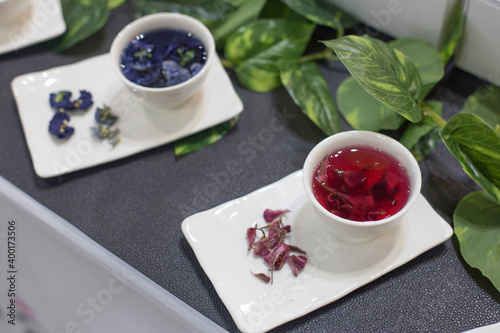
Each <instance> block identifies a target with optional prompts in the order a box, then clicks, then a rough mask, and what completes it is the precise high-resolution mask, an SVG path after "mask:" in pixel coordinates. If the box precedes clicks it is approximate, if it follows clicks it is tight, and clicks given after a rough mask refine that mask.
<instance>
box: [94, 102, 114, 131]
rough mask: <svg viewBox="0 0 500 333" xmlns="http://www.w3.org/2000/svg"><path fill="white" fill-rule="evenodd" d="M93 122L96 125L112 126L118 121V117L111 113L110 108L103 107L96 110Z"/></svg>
mask: <svg viewBox="0 0 500 333" xmlns="http://www.w3.org/2000/svg"><path fill="white" fill-rule="evenodd" d="M94 118H95V121H97V123H98V124H102V125H106V126H109V127H111V126H113V125H114V124H115V122H116V121H117V120H118V116H116V115H115V114H113V112H111V108H110V107H109V106H107V105H104V106H103V107H102V108H99V107H98V108H97V109H96V111H95V115H94Z"/></svg>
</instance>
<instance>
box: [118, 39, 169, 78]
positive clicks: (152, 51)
mask: <svg viewBox="0 0 500 333" xmlns="http://www.w3.org/2000/svg"><path fill="white" fill-rule="evenodd" d="M161 60H162V55H161V54H160V52H158V51H157V50H156V48H155V46H154V44H148V43H145V42H142V41H140V40H134V41H133V42H132V43H130V44H129V46H128V47H127V48H126V49H125V51H124V52H123V56H122V62H121V66H122V70H123V74H124V75H125V77H126V78H127V79H129V80H130V81H132V82H135V83H137V84H139V85H141V86H149V85H151V84H153V83H155V82H156V81H157V79H158V76H159V75H160V71H161Z"/></svg>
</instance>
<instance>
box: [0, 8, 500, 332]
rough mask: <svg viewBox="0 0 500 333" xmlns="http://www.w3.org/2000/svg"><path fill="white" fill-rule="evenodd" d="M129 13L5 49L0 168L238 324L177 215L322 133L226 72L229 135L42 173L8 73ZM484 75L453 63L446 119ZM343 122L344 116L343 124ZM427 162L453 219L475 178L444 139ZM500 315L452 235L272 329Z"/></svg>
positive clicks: (442, 95)
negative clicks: (178, 152)
mask: <svg viewBox="0 0 500 333" xmlns="http://www.w3.org/2000/svg"><path fill="white" fill-rule="evenodd" d="M132 19H133V6H132V4H130V3H127V4H126V5H124V6H123V7H121V8H119V9H116V10H114V11H113V12H112V15H111V17H110V19H109V21H108V23H107V25H106V26H105V28H104V29H103V30H101V31H100V32H99V33H97V34H96V35H95V36H93V37H92V38H91V39H89V40H88V41H87V42H85V43H81V44H79V45H77V46H76V47H75V48H73V49H72V50H70V51H68V52H65V53H63V54H52V53H49V52H47V51H46V50H45V49H44V47H43V46H42V45H38V46H33V47H30V48H27V49H23V50H20V51H18V52H15V53H10V54H6V55H3V56H0V76H1V80H0V101H1V106H0V140H1V142H2V145H0V174H1V175H2V176H3V177H5V178H6V179H8V180H9V181H11V182H12V183H14V184H15V185H16V186H18V187H19V188H20V189H22V190H23V191H25V192H26V193H27V194H29V195H30V196H32V197H34V198H35V199H36V200H38V201H40V202H41V203H42V204H44V205H45V206H47V207H48V208H49V209H51V210H53V211H54V212H56V213H57V214H59V215H60V216H62V217H63V218H65V219H67V220H68V221H70V222H71V223H72V224H74V225H75V226H76V227H78V228H79V229H81V230H82V231H83V232H85V233H86V234H87V235H89V236H90V237H91V238H93V239H94V240H96V241H97V242H98V243H100V244H101V245H103V246H104V247H105V248H107V249H109V250H110V251H111V252H113V253H114V254H116V255H117V256H119V257H120V258H122V259H123V260H125V261H126V262H128V263H129V264H131V265H132V266H134V267H135V268H137V269H138V270H139V271H141V272H143V273H144V274H145V275H146V276H148V277H150V278H151V279H152V280H153V281H155V282H157V283H158V284H159V285H160V286H162V287H164V288H165V289H167V290H168V291H170V292H171V293H173V294H174V295H176V296H177V297H179V298H180V299H182V300H183V301H185V302H186V303H187V304H189V305H190V306H192V307H193V308H195V309H196V310H198V311H199V312H201V313H202V314H203V315H205V316H207V317H208V318H210V319H211V320H213V321H214V322H216V323H217V324H219V325H220V326H222V327H224V328H225V329H227V330H228V331H230V332H237V331H238V330H237V328H236V326H235V324H234V322H233V321H232V319H231V317H230V316H229V314H228V312H227V310H226V308H225V306H224V304H223V303H222V302H221V301H220V299H219V298H218V296H217V294H216V292H215V290H214V288H213V287H212V285H211V283H210V281H209V280H208V278H207V276H206V275H205V274H204V272H203V269H202V268H201V266H200V265H199V264H198V262H197V261H196V258H195V255H194V253H193V251H192V250H191V248H190V247H189V245H188V243H187V241H186V239H185V238H184V236H183V235H182V232H181V228H180V225H181V222H182V221H183V220H184V219H185V218H186V217H187V216H189V215H190V214H192V213H196V212H199V211H202V210H205V209H209V208H212V207H214V206H217V205H219V204H222V203H224V202H226V201H228V200H232V199H234V198H237V197H240V196H242V195H245V194H247V193H249V192H251V191H253V190H255V189H258V188H260V187H262V186H265V185H267V184H269V183H271V182H274V181H276V180H278V179H280V178H282V177H284V176H286V175H288V174H289V173H291V172H293V171H295V170H298V169H300V168H301V167H302V164H303V162H304V160H305V158H306V155H307V153H308V151H309V150H310V149H311V148H312V147H313V146H314V145H315V144H316V143H317V142H319V141H320V140H321V139H322V138H323V137H324V135H323V134H322V133H321V132H320V130H319V129H317V128H316V127H315V126H314V125H313V124H312V123H311V122H310V121H309V120H308V119H307V118H306V117H305V116H304V115H302V114H301V112H300V110H299V109H298V108H297V107H296V106H295V105H294V104H293V102H292V101H291V99H290V98H289V97H288V94H287V93H286V91H285V90H284V89H277V90H275V91H272V92H269V93H265V94H257V93H253V92H250V91H248V90H245V89H243V88H242V87H241V86H240V85H239V83H237V81H236V80H235V77H234V74H233V73H230V75H231V78H232V79H233V82H234V85H235V88H236V90H237V92H238V94H239V96H240V98H241V99H242V101H243V103H244V106H245V109H244V112H243V113H242V115H241V117H240V121H239V123H238V125H237V127H236V128H235V129H234V130H233V131H232V132H230V133H229V134H228V135H227V136H226V137H225V138H224V139H223V140H222V141H220V142H218V143H216V144H214V145H212V146H210V147H208V148H205V149H203V150H201V151H198V152H195V153H192V154H190V155H187V156H184V157H180V158H178V157H175V156H174V152H173V145H172V144H170V145H165V146H162V147H159V148H156V149H153V150H150V151H146V152H143V153H140V154H138V155H135V156H132V157H129V158H125V159H123V160H120V161H116V162H112V163H109V164H106V165H101V166H98V167H95V168H91V169H87V170H83V171H80V172H76V173H73V174H68V175H64V176H61V177H56V178H53V179H40V178H38V177H37V176H36V175H35V173H34V171H33V167H32V163H31V158H30V155H29V152H28V149H27V146H26V142H25V140H24V134H23V130H22V127H21V124H20V120H19V116H18V113H17V109H16V105H15V102H14V98H13V96H12V93H11V90H10V82H11V80H12V79H13V78H14V77H16V76H18V75H21V74H24V73H29V72H33V71H40V70H44V69H48V68H52V67H55V66H60V65H64V64H70V63H74V62H76V61H79V60H83V59H86V58H88V57H91V56H95V55H99V54H102V53H105V52H107V51H108V49H109V46H110V44H111V41H112V39H113V36H114V35H115V34H116V33H117V32H118V31H119V30H120V29H121V28H122V27H123V26H124V25H125V24H127V23H128V22H129V21H131V20H132ZM320 34H321V32H320ZM319 37H321V38H329V37H330V36H324V35H320V36H319ZM318 39H319V38H318ZM321 70H322V72H323V73H324V74H325V77H326V78H327V81H328V84H329V86H330V89H331V91H332V93H333V94H335V91H336V89H337V87H338V85H339V84H340V82H341V81H342V80H343V79H344V78H345V77H347V75H348V73H347V71H346V70H345V68H344V67H343V66H342V65H341V64H340V63H335V62H330V63H322V64H321ZM75 79H76V80H77V79H78V78H75ZM98 79H99V78H96V80H98ZM480 84H481V83H480V82H479V81H478V80H477V79H475V78H474V77H472V76H470V75H468V74H466V73H463V72H461V71H458V70H454V71H453V72H452V73H451V75H450V76H449V77H448V79H447V80H446V82H444V83H442V84H440V85H439V86H438V87H437V88H436V89H435V91H434V92H433V93H432V96H431V97H432V98H433V99H437V100H440V101H442V102H443V103H444V118H445V119H448V118H449V117H450V116H451V115H452V114H454V113H456V112H458V111H459V110H460V108H461V105H462V104H463V102H464V99H465V97H466V96H468V95H469V94H470V93H473V92H474V90H475V89H476V88H477V87H479V86H480ZM90 88H91V87H89V89H90ZM283 115H284V116H285V117H284V116H283ZM274 117H278V118H280V119H289V123H288V124H287V126H285V127H284V129H283V130H282V131H280V132H277V133H274V135H273V136H272V137H271V138H268V137H266V138H265V139H264V141H263V140H262V139H261V138H262V135H263V134H260V135H261V138H259V133H262V132H261V131H262V130H263V129H265V128H268V127H269V124H270V121H271V120H272V118H274ZM343 128H344V129H348V126H347V125H346V124H345V123H344V124H343ZM389 134H391V135H397V133H389ZM241 146H247V147H253V148H252V149H255V150H254V151H255V152H257V154H256V155H255V156H254V157H252V156H253V155H252V156H250V154H247V155H246V154H244V153H242V152H241V150H239V147H241ZM228 161H234V162H236V163H237V164H238V165H239V166H240V167H241V173H240V175H239V176H238V177H234V179H231V182H230V185H229V186H226V187H223V188H221V187H213V188H212V189H211V190H202V189H203V188H204V187H203V185H204V184H207V183H209V182H210V181H211V177H212V176H213V175H214V174H216V173H217V172H218V171H221V170H225V168H226V167H227V162H228ZM420 166H421V169H422V172H423V182H424V184H423V189H422V193H423V195H424V196H425V197H426V198H427V199H428V200H429V202H430V203H431V205H432V206H433V207H434V208H435V209H436V210H437V211H438V213H439V214H440V215H441V216H442V217H443V218H444V219H445V220H447V221H448V222H449V223H450V224H451V222H452V214H453V210H454V207H455V206H456V205H457V203H458V202H459V200H460V199H461V198H462V197H463V196H464V195H466V194H467V193H469V192H470V191H472V190H475V189H476V185H475V184H474V183H473V182H472V181H471V180H470V179H469V178H468V177H467V176H466V175H465V174H464V173H463V171H462V170H461V167H460V166H459V165H458V163H457V162H456V161H455V160H454V158H453V157H452V156H451V155H450V154H449V153H448V151H447V150H446V148H445V147H444V145H443V144H442V143H440V144H439V146H438V147H437V149H436V150H435V151H434V152H433V153H432V155H431V156H430V157H429V158H427V159H426V160H425V161H423V162H422V163H421V164H420ZM207 188H208V187H207ZM194 199H197V200H194ZM229 241H236V240H229ZM228 264H230V263H228ZM498 321H500V293H499V292H498V291H497V290H496V289H495V288H494V287H493V286H492V284H491V283H490V282H489V281H488V280H487V279H486V278H484V277H483V276H482V275H481V273H480V272H479V271H478V270H475V269H472V268H470V267H469V266H467V265H466V264H465V262H464V261H463V259H462V258H461V256H460V254H459V248H458V242H457V240H456V237H453V238H452V239H450V240H449V241H447V242H445V243H444V244H442V245H440V246H438V247H436V248H434V249H432V250H430V251H428V252H426V253H424V254H422V255H421V256H419V257H418V258H416V259H414V260H412V261H411V262H409V263H408V264H406V265H404V266H402V267H401V268H398V269H396V270H394V271H392V272H390V273H389V274H387V275H385V276H383V277H382V278H380V279H378V280H376V281H375V282H373V283H370V284H368V285H366V286H364V287H362V288H360V289H358V290H356V291H354V292H353V293H351V294H349V295H348V296H346V297H344V298H342V299H341V300H339V301H337V302H334V303H332V304H330V305H327V306H325V307H323V308H321V309H319V310H317V311H315V312H313V313H311V314H308V315H306V316H304V317H302V318H300V319H298V320H295V321H293V322H290V323H287V324H285V325H282V326H280V327H278V328H276V329H275V330H274V331H275V332H462V331H465V330H468V329H471V328H475V327H478V326H483V325H486V324H491V323H495V322H498Z"/></svg>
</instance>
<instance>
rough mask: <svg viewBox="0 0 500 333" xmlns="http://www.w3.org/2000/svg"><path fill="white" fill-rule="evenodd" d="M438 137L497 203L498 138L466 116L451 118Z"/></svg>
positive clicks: (499, 179) (499, 178)
mask: <svg viewBox="0 0 500 333" xmlns="http://www.w3.org/2000/svg"><path fill="white" fill-rule="evenodd" d="M440 135H441V138H442V139H443V141H444V143H445V145H446V147H448V149H449V151H450V152H451V153H452V154H453V156H455V158H456V159H457V160H458V162H460V164H461V165H462V168H463V169H464V171H465V172H466V173H467V174H468V175H469V177H471V178H472V179H473V180H474V181H475V182H476V183H478V184H479V185H480V186H481V187H482V188H483V189H484V190H485V191H486V192H488V193H489V194H490V195H491V196H492V197H493V198H495V200H496V201H497V202H498V203H500V136H499V135H498V134H497V133H495V132H494V131H493V130H492V129H491V128H489V127H488V125H486V124H485V123H484V122H483V121H482V120H481V118H479V117H478V116H476V115H474V114H470V113H459V114H456V115H454V116H453V117H452V118H451V119H450V120H449V121H448V122H447V124H446V126H445V127H444V128H443V129H442V130H441V132H440Z"/></svg>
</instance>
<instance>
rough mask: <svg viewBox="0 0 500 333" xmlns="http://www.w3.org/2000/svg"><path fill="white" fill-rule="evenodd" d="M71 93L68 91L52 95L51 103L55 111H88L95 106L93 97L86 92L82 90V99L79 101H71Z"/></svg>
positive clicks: (79, 98)
mask: <svg viewBox="0 0 500 333" xmlns="http://www.w3.org/2000/svg"><path fill="white" fill-rule="evenodd" d="M71 96H72V94H71V92H70V91H66V90H61V91H58V92H57V93H51V94H50V96H49V103H50V106H51V107H52V108H53V109H56V110H57V111H73V110H87V109H88V108H90V107H91V106H92V104H94V102H93V101H92V95H91V94H90V93H89V92H88V91H85V90H80V97H78V99H77V100H75V101H72V100H71Z"/></svg>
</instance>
